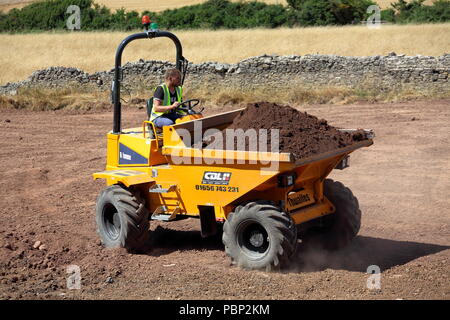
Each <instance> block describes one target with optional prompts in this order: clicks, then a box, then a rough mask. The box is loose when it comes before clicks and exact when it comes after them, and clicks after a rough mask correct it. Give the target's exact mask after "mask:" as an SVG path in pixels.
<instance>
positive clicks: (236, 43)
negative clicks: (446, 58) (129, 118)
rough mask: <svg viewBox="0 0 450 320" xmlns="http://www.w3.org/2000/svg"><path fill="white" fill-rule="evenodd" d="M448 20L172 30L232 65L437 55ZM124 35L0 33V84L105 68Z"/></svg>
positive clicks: (209, 57)
mask: <svg viewBox="0 0 450 320" xmlns="http://www.w3.org/2000/svg"><path fill="white" fill-rule="evenodd" d="M449 33H450V23H445V24H426V25H389V26H382V27H381V29H368V28H367V27H364V26H345V27H315V28H295V29H289V28H281V29H271V30H267V29H250V30H233V31H232V30H223V31H180V32H176V34H177V36H178V37H179V38H180V40H181V43H182V44H183V54H184V56H185V57H186V58H187V59H188V60H189V61H191V62H194V63H200V62H205V61H218V62H227V63H236V62H238V61H240V60H242V59H245V58H248V57H252V56H258V55H261V54H279V55H290V54H296V55H305V54H315V53H319V54H336V55H343V56H370V55H386V54H388V53H389V52H392V51H394V52H396V53H397V54H406V55H417V54H421V55H432V56H438V55H442V54H444V53H448V52H450V42H449V41H448V34H449ZM127 35H129V33H123V32H76V33H65V32H61V33H38V34H18V35H8V34H1V35H0V51H1V52H2V55H1V56H0V65H1V66H2V72H1V73H0V85H1V84H5V83H6V82H13V81H19V80H23V79H26V78H27V77H28V76H30V75H31V73H33V72H34V71H35V70H38V69H44V68H47V67H50V66H65V67H76V68H80V69H82V70H84V71H86V72H89V73H92V72H95V71H103V70H109V69H111V68H112V67H113V66H114V55H115V51H116V48H117V46H118V45H119V43H120V41H121V40H122V39H124V38H125V37H126V36H127ZM140 58H143V59H146V60H169V61H174V59H175V48H174V46H173V44H172V42H171V41H170V40H169V39H156V40H151V41H136V42H134V43H131V44H130V45H129V46H128V47H127V48H126V50H125V51H124V55H123V62H124V63H125V62H127V61H137V60H139V59H140Z"/></svg>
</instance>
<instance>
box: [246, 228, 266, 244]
mask: <svg viewBox="0 0 450 320" xmlns="http://www.w3.org/2000/svg"><path fill="white" fill-rule="evenodd" d="M249 240H250V243H251V245H252V246H254V247H256V248H259V247H261V246H262V245H263V243H264V235H263V234H262V233H261V232H259V231H256V230H254V231H252V232H251V234H250V239H249Z"/></svg>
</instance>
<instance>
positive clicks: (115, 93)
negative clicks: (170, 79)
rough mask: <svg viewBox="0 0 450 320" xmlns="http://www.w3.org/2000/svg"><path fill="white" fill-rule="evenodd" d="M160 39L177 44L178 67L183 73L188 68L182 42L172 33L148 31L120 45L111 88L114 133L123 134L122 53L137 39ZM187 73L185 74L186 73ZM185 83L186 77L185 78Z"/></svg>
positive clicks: (127, 39) (127, 38) (137, 34)
mask: <svg viewBox="0 0 450 320" xmlns="http://www.w3.org/2000/svg"><path fill="white" fill-rule="evenodd" d="M159 37H167V38H170V39H171V40H172V41H173V43H174V44H175V47H176V50H177V55H176V67H177V69H178V70H180V71H181V72H182V73H183V71H185V70H182V68H186V64H187V60H186V59H185V58H184V57H183V48H182V47H181V42H180V40H179V39H178V38H177V37H176V36H175V35H174V34H173V33H171V32H168V31H162V30H148V31H146V32H140V33H135V34H132V35H130V36H128V37H126V38H125V39H124V40H122V42H121V43H120V45H119V47H118V48H117V51H116V60H115V70H114V80H113V82H112V87H111V99H112V103H113V105H114V119H113V121H114V123H113V133H114V134H120V132H121V122H122V121H121V120H122V104H121V103H120V82H121V81H122V80H123V72H122V53H123V50H124V49H125V47H126V46H127V45H128V44H129V43H130V42H131V41H134V40H137V39H153V38H159ZM184 73H185V72H184ZM183 81H184V76H183Z"/></svg>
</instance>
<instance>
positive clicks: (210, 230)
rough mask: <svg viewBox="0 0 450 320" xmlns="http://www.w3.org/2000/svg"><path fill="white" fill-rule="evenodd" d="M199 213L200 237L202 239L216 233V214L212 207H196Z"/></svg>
mask: <svg viewBox="0 0 450 320" xmlns="http://www.w3.org/2000/svg"><path fill="white" fill-rule="evenodd" d="M197 207H198V210H199V212H200V225H201V235H202V237H203V238H206V237H209V236H213V235H215V234H216V233H217V222H216V214H215V212H214V207H213V206H197Z"/></svg>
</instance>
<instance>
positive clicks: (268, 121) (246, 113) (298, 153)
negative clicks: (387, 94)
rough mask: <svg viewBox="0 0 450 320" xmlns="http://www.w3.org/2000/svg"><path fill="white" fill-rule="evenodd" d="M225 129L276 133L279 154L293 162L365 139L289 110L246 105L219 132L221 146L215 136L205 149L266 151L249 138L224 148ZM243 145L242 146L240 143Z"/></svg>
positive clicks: (264, 104) (273, 105)
mask: <svg viewBox="0 0 450 320" xmlns="http://www.w3.org/2000/svg"><path fill="white" fill-rule="evenodd" d="M227 129H234V130H236V129H243V130H244V131H246V130H248V129H255V130H256V132H259V130H260V129H267V130H271V129H279V152H287V153H291V154H292V155H293V156H294V158H295V160H298V159H301V158H305V157H308V156H311V155H314V154H318V153H323V152H327V151H332V150H336V149H339V148H343V147H346V146H349V145H351V144H353V143H355V142H357V141H361V140H364V139H366V136H365V133H364V131H363V130H357V131H355V132H354V133H351V134H350V133H347V132H341V131H339V130H338V129H337V128H335V127H333V126H330V125H329V124H328V123H327V121H326V120H324V119H319V118H317V117H315V116H312V115H310V114H307V113H306V112H300V111H298V110H296V109H294V108H292V107H290V106H283V105H278V104H276V103H269V102H259V103H253V104H248V105H247V107H246V109H244V110H242V111H241V112H240V114H239V115H237V116H236V118H234V120H233V123H232V124H231V125H230V126H228V127H227V128H226V129H225V130H223V131H222V133H221V134H222V136H221V137H219V138H222V139H223V140H222V142H220V143H219V140H218V139H217V137H218V136H215V139H214V141H212V143H209V144H207V147H206V148H208V149H211V148H220V147H219V146H221V145H222V143H223V146H224V149H233V150H248V151H257V150H259V151H265V149H264V147H263V148H261V147H260V146H259V145H258V143H257V141H254V140H255V139H254V137H253V138H252V137H249V138H246V139H245V142H244V140H242V141H241V143H239V141H238V139H234V140H235V141H234V147H233V148H227V144H226V141H227V131H226V130H227ZM242 142H244V143H242ZM267 145H268V146H267V151H270V150H271V146H272V144H271V132H270V131H268V132H267Z"/></svg>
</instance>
